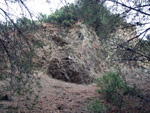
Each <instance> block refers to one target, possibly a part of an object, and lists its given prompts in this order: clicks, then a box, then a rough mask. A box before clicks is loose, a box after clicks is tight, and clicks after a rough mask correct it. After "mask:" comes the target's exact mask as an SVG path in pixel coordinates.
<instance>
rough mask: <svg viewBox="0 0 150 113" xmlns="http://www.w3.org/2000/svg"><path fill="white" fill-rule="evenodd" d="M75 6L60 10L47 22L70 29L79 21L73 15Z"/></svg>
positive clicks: (49, 17) (50, 16)
mask: <svg viewBox="0 0 150 113" xmlns="http://www.w3.org/2000/svg"><path fill="white" fill-rule="evenodd" d="M73 7H74V5H73V4H71V5H69V6H64V7H62V8H60V9H59V10H56V11H55V13H53V14H51V15H49V16H48V18H47V20H46V22H48V23H50V22H52V23H56V24H59V25H63V26H65V27H70V26H72V24H73V23H74V21H76V20H77V17H76V15H74V14H73V11H72V10H73Z"/></svg>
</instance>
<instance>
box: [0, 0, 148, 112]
mask: <svg viewBox="0 0 150 113" xmlns="http://www.w3.org/2000/svg"><path fill="white" fill-rule="evenodd" d="M38 19H39V20H36V21H33V20H30V19H28V18H26V17H22V18H19V19H18V20H17V21H16V22H12V21H9V22H6V23H5V22H3V23H2V22H1V29H0V30H1V31H0V35H1V38H0V64H1V65H0V112H2V113H3V112H4V113H5V112H33V113H37V112H41V113H42V112H44V113H46V112H61V113H64V112H66V113H71V112H77V113H80V112H84V113H92V112H94V113H109V112H110V113H112V112H115V113H117V112H118V113H126V112H132V113H144V112H149V111H150V107H149V106H150V84H149V82H150V67H149V66H150V63H149V60H150V59H149V56H150V52H149V48H150V41H149V40H141V39H138V38H136V39H135V40H133V41H129V40H130V39H132V38H133V37H136V36H137V34H136V26H135V25H133V24H129V23H126V22H125V20H124V18H123V17H121V16H120V15H119V14H112V13H111V12H110V11H109V10H108V8H107V7H106V6H105V4H104V3H103V2H98V1H97V0H88V1H86V0H78V1H77V2H76V4H67V5H66V6H64V7H62V8H60V9H59V10H56V12H55V13H53V14H50V15H48V16H47V15H45V14H40V15H39V18H38ZM95 90H96V91H95Z"/></svg>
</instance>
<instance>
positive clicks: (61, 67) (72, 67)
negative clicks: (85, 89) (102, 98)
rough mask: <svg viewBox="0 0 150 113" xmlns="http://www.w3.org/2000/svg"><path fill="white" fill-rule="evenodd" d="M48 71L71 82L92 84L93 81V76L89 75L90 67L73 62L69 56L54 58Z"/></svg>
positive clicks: (60, 78)
mask: <svg viewBox="0 0 150 113" xmlns="http://www.w3.org/2000/svg"><path fill="white" fill-rule="evenodd" d="M47 73H48V75H49V76H50V77H52V78H55V79H58V80H62V81H65V82H70V83H76V84H90V83H92V81H93V78H92V77H90V76H89V75H90V71H89V69H86V68H85V67H84V66H83V65H81V64H77V63H75V62H73V60H72V59H69V58H68V57H66V58H63V59H61V60H59V59H57V58H53V59H52V60H51V61H50V63H49V67H48V70H47Z"/></svg>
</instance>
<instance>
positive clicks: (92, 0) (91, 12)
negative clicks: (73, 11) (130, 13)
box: [77, 0, 121, 40]
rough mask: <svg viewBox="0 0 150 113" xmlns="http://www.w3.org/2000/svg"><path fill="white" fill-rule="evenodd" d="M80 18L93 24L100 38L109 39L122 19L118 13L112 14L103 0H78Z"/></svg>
mask: <svg viewBox="0 0 150 113" xmlns="http://www.w3.org/2000/svg"><path fill="white" fill-rule="evenodd" d="M77 5H78V6H79V14H80V18H81V19H83V20H84V21H85V23H86V24H88V25H90V26H92V27H93V28H94V29H95V31H96V33H97V35H98V36H99V37H100V40H103V39H107V38H109V37H110V34H111V32H112V31H113V30H115V27H116V25H118V23H119V22H120V21H121V18H120V17H119V15H117V14H112V13H111V12H110V11H109V10H108V9H107V7H106V6H105V5H104V4H103V2H102V1H97V0H78V2H77Z"/></svg>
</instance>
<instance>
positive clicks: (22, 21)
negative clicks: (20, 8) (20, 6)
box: [16, 17, 32, 31]
mask: <svg viewBox="0 0 150 113" xmlns="http://www.w3.org/2000/svg"><path fill="white" fill-rule="evenodd" d="M16 24H17V27H18V28H19V29H20V30H21V31H26V30H29V29H32V28H31V27H32V21H31V20H30V19H28V18H26V17H22V18H18V19H17V21H16Z"/></svg>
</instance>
